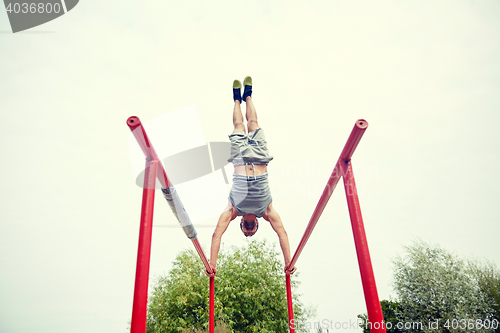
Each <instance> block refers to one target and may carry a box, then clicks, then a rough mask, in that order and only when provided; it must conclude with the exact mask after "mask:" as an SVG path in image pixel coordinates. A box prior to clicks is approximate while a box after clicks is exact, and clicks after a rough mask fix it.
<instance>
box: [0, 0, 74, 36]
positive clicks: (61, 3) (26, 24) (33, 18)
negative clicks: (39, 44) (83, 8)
mask: <svg viewBox="0 0 500 333" xmlns="http://www.w3.org/2000/svg"><path fill="white" fill-rule="evenodd" d="M78 1H79V0H36V1H32V0H4V1H3V2H4V4H5V10H6V11H7V16H8V17H9V21H10V26H11V28H12V32H13V33H16V32H19V31H23V30H27V29H31V28H33V27H36V26H39V25H41V24H44V23H47V22H49V21H52V20H54V19H56V18H58V17H60V16H62V15H64V14H66V13H67V12H69V11H70V10H72V9H73V8H75V6H76V5H77V4H78Z"/></svg>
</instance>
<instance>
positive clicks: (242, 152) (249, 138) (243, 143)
mask: <svg viewBox="0 0 500 333" xmlns="http://www.w3.org/2000/svg"><path fill="white" fill-rule="evenodd" d="M229 140H230V141H231V158H229V160H228V162H233V165H234V166H238V165H245V164H246V163H253V164H268V163H269V162H271V160H272V159H273V157H272V156H270V155H269V150H268V149H267V142H266V137H265V135H264V130H263V129H262V128H258V129H256V130H255V131H253V132H250V133H248V134H246V133H245V132H236V133H233V134H231V135H229Z"/></svg>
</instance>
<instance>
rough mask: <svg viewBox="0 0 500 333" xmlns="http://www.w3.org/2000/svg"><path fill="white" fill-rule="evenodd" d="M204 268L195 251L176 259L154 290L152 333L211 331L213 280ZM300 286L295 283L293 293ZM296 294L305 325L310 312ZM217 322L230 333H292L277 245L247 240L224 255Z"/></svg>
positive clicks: (220, 261)
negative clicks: (244, 244) (209, 278)
mask: <svg viewBox="0 0 500 333" xmlns="http://www.w3.org/2000/svg"><path fill="white" fill-rule="evenodd" d="M203 270H204V266H203V264H202V263H201V261H200V259H199V257H198V255H197V254H196V252H194V251H192V250H185V251H183V252H181V253H180V254H179V255H178V256H177V258H176V259H175V261H174V263H173V268H172V270H171V271H170V272H169V273H168V274H167V275H165V276H161V277H159V278H158V279H157V281H156V283H155V284H154V286H153V288H152V293H151V295H150V297H149V306H148V320H147V332H148V333H168V332H183V330H184V332H186V331H185V329H187V330H188V331H191V332H196V331H197V330H199V329H203V330H205V329H207V326H208V301H209V295H208V292H209V290H208V289H209V288H208V285H209V280H208V278H207V277H206V275H205V274H204V273H203ZM296 275H297V274H295V276H296ZM297 284H298V282H297V281H296V279H292V288H293V290H295V289H296V287H297ZM293 294H294V300H293V301H294V315H295V318H296V320H298V321H305V320H306V319H307V317H308V316H309V315H310V314H311V310H309V309H306V308H305V307H304V306H303V305H302V303H300V301H299V300H298V295H296V293H295V292H293ZM215 320H216V321H217V320H222V321H223V322H224V323H225V325H227V327H228V329H229V330H230V331H231V332H273V333H275V332H288V310H287V302H286V290H285V276H284V273H283V264H282V261H281V254H280V253H278V252H276V251H275V249H274V247H271V246H269V245H268V244H266V242H265V241H264V242H258V241H249V242H247V244H246V246H244V247H242V248H235V247H233V248H232V249H231V251H224V250H222V251H221V252H220V254H219V259H218V261H217V276H216V277H215ZM299 331H300V330H299Z"/></svg>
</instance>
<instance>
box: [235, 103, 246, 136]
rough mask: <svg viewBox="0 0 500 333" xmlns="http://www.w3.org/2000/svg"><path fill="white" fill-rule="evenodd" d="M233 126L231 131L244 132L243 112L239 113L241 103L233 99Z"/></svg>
mask: <svg viewBox="0 0 500 333" xmlns="http://www.w3.org/2000/svg"><path fill="white" fill-rule="evenodd" d="M233 126H234V130H233V133H236V132H245V125H243V114H242V113H241V103H240V101H238V100H236V101H234V109H233Z"/></svg>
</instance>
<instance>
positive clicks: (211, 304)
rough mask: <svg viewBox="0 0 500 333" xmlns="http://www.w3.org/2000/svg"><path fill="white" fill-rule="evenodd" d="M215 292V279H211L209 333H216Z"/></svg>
mask: <svg viewBox="0 0 500 333" xmlns="http://www.w3.org/2000/svg"><path fill="white" fill-rule="evenodd" d="M214 291H215V277H213V276H212V277H211V278H210V301H209V312H208V314H209V318H208V332H209V333H214V326H215V324H214V299H215V297H214Z"/></svg>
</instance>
